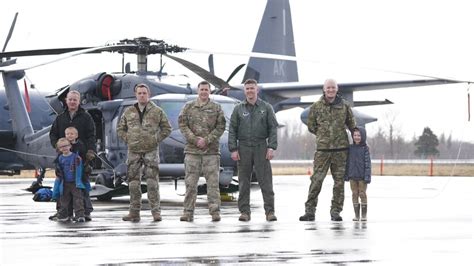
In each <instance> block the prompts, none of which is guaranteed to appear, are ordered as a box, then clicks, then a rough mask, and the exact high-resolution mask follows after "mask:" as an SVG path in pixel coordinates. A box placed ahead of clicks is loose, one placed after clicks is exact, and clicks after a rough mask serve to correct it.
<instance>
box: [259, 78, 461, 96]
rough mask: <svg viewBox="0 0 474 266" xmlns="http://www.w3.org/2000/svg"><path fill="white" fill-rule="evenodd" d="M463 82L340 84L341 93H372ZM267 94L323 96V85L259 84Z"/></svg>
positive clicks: (425, 81) (440, 80)
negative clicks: (374, 91)
mask: <svg viewBox="0 0 474 266" xmlns="http://www.w3.org/2000/svg"><path fill="white" fill-rule="evenodd" d="M462 82H463V81H457V80H448V79H418V80H397V81H376V82H351V83H338V85H339V91H341V92H353V91H370V90H382V89H394V88H407V87H419V86H432V85H443V84H452V83H462ZM259 86H260V87H261V89H262V91H264V92H265V93H268V94H271V95H276V96H280V97H283V98H295V97H300V96H310V95H315V94H321V93H322V92H323V84H302V83H299V82H286V83H265V84H263V83H262V84H259Z"/></svg>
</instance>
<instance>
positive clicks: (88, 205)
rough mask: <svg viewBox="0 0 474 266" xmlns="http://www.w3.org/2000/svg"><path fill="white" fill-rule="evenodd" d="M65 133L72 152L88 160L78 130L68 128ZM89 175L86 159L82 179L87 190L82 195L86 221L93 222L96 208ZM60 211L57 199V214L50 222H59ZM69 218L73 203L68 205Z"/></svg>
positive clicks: (71, 213)
mask: <svg viewBox="0 0 474 266" xmlns="http://www.w3.org/2000/svg"><path fill="white" fill-rule="evenodd" d="M64 133H65V134H64V135H65V136H66V139H67V140H68V141H69V143H71V151H72V152H73V153H77V154H79V156H80V157H81V159H82V158H87V156H86V152H87V148H86V145H85V144H84V142H82V141H81V140H80V139H79V133H78V131H77V129H76V128H75V127H68V128H66V130H65V132H64ZM58 151H59V149H58ZM60 154H61V153H59V154H58V157H57V158H56V161H57V162H58V160H59V156H60ZM88 169H89V170H88ZM89 174H90V166H89V164H88V162H87V159H86V161H85V162H84V171H83V177H82V181H83V182H84V185H85V186H86V189H84V190H82V193H83V195H82V197H83V199H84V218H85V220H86V221H91V220H92V218H91V212H92V211H93V210H94V208H93V207H92V202H91V198H90V195H89V190H90V182H89ZM60 209H61V201H60V200H59V199H57V203H56V211H57V212H56V214H54V215H53V216H50V217H49V219H50V220H57V218H58V215H59V210H60ZM68 216H69V217H72V216H73V203H72V201H70V202H69V204H68Z"/></svg>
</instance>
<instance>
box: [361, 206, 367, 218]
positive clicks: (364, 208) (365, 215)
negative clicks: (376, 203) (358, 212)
mask: <svg viewBox="0 0 474 266" xmlns="http://www.w3.org/2000/svg"><path fill="white" fill-rule="evenodd" d="M361 207H362V217H361V218H360V220H361V221H363V222H365V221H367V204H362V205H361Z"/></svg>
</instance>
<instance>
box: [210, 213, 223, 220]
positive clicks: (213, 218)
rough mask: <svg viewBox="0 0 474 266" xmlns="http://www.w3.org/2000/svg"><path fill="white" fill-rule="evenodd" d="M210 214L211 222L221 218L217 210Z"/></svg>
mask: <svg viewBox="0 0 474 266" xmlns="http://www.w3.org/2000/svg"><path fill="white" fill-rule="evenodd" d="M211 216H212V221H213V222H219V221H220V220H221V215H220V214H219V213H218V212H215V213H213V214H212V215H211Z"/></svg>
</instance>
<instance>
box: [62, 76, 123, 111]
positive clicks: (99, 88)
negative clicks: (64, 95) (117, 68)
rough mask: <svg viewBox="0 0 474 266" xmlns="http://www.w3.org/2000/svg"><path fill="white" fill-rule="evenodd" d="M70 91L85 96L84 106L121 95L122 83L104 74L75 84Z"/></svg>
mask: <svg viewBox="0 0 474 266" xmlns="http://www.w3.org/2000/svg"><path fill="white" fill-rule="evenodd" d="M70 89H71V90H77V91H79V92H80V93H81V95H83V102H82V103H83V104H84V103H87V102H91V101H92V102H97V101H107V100H112V99H114V96H116V95H118V94H119V93H120V90H121V82H120V80H117V79H115V77H114V76H112V75H110V74H107V73H105V72H102V73H98V74H95V75H92V76H89V77H87V78H84V79H82V80H79V81H77V82H74V83H73V84H72V85H71V86H70Z"/></svg>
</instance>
